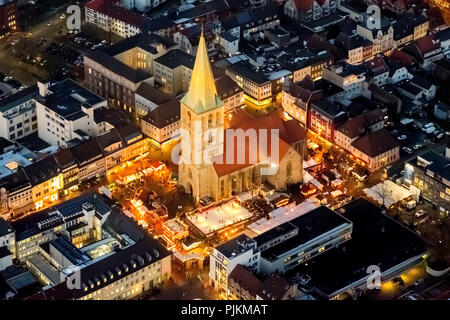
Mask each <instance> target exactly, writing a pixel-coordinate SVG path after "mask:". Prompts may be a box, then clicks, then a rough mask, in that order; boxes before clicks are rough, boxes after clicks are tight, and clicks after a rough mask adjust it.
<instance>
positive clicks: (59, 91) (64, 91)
mask: <svg viewBox="0 0 450 320" xmlns="http://www.w3.org/2000/svg"><path fill="white" fill-rule="evenodd" d="M38 87H39V96H38V97H37V98H36V110H37V111H36V113H37V120H38V134H39V138H41V139H42V140H44V141H46V142H47V143H50V144H52V145H58V146H63V147H66V146H68V143H69V141H71V140H73V139H79V140H85V139H86V138H89V137H95V136H96V135H97V134H98V128H97V125H96V123H95V121H94V111H95V110H96V109H99V108H101V107H106V100H105V99H103V98H101V97H99V96H97V95H96V94H94V93H93V92H90V91H89V90H87V89H85V88H83V87H82V86H80V85H79V84H77V83H76V82H74V81H73V80H71V79H67V80H64V81H61V82H59V83H56V84H54V85H52V86H50V84H49V83H41V82H39V83H38Z"/></svg>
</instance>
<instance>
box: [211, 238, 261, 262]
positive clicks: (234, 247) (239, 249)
mask: <svg viewBox="0 0 450 320" xmlns="http://www.w3.org/2000/svg"><path fill="white" fill-rule="evenodd" d="M250 248H253V249H256V241H255V240H253V239H252V238H250V237H248V236H247V235H245V234H240V235H239V236H237V237H236V238H233V239H231V240H228V241H227V242H225V243H222V244H221V245H219V246H217V247H216V250H217V251H219V252H220V253H221V254H223V255H224V256H225V257H227V258H228V259H231V258H233V257H235V256H237V255H240V254H242V253H244V252H247V251H248V250H250Z"/></svg>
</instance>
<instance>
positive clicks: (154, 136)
mask: <svg viewBox="0 0 450 320" xmlns="http://www.w3.org/2000/svg"><path fill="white" fill-rule="evenodd" d="M141 128H142V132H143V133H144V134H145V135H147V136H148V137H149V138H150V139H151V142H152V143H153V144H155V145H156V146H157V147H161V146H164V144H165V143H167V142H169V141H175V140H177V137H178V136H179V129H180V102H179V101H178V100H176V99H172V100H170V101H168V102H166V103H163V104H161V105H159V106H158V107H156V108H155V109H153V110H152V111H150V112H148V113H147V115H145V116H144V117H143V118H142V120H141Z"/></svg>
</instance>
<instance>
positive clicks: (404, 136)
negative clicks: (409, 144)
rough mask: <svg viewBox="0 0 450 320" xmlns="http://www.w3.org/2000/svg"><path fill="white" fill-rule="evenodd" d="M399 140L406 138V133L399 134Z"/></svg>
mask: <svg viewBox="0 0 450 320" xmlns="http://www.w3.org/2000/svg"><path fill="white" fill-rule="evenodd" d="M397 140H399V141H402V140H406V135H404V134H402V135H401V136H398V137H397Z"/></svg>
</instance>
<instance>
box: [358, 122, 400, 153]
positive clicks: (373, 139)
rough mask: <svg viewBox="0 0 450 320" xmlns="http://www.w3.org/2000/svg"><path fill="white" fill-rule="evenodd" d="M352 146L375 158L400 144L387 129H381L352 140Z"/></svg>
mask: <svg viewBox="0 0 450 320" xmlns="http://www.w3.org/2000/svg"><path fill="white" fill-rule="evenodd" d="M352 146H353V147H354V148H356V149H358V150H359V151H361V152H363V153H364V154H366V155H368V156H369V157H371V158H373V157H376V156H378V155H381V154H383V153H385V152H386V151H389V150H392V149H393V148H397V147H398V146H399V144H398V142H397V140H395V139H394V138H393V137H392V135H391V134H390V133H389V132H388V131H387V130H386V129H380V130H377V131H375V132H373V133H370V134H367V135H365V136H363V137H361V138H359V139H357V140H355V141H353V142H352Z"/></svg>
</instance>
